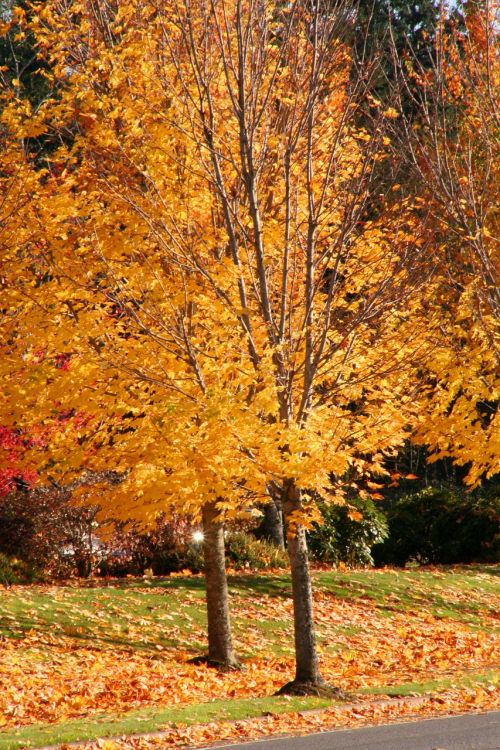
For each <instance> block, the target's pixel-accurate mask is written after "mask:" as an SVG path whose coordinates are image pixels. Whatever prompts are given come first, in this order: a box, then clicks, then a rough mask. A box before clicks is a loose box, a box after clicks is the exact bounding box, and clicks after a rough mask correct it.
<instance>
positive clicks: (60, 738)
mask: <svg viewBox="0 0 500 750" xmlns="http://www.w3.org/2000/svg"><path fill="white" fill-rule="evenodd" d="M330 703H331V701H329V700H328V699H325V698H316V697H308V698H303V697H297V698H295V697H294V698H287V697H284V696H269V697H265V698H241V699H239V700H231V699H229V700H216V701H212V702H210V703H191V704H189V705H187V706H182V707H176V708H171V707H169V708H166V707H162V708H159V707H153V708H144V709H138V710H136V711H130V712H129V713H126V714H122V715H117V714H104V713H103V714H95V715H93V716H92V717H89V718H85V719H70V720H68V721H64V722H60V723H58V724H31V725H29V726H24V727H19V728H18V729H10V730H5V731H2V732H0V750H18V748H29V747H31V748H37V747H45V746H48V745H59V744H62V743H68V742H78V741H85V740H95V739H98V738H104V737H115V736H121V735H127V734H147V733H150V732H157V731H160V730H161V729H162V728H164V727H165V725H171V726H174V727H175V726H178V725H183V726H191V725H192V724H206V723H208V722H211V721H237V720H239V719H252V718H256V717H259V716H264V715H266V714H267V713H272V714H283V713H291V712H293V711H308V710H311V709H317V708H325V707H326V706H328V705H330Z"/></svg>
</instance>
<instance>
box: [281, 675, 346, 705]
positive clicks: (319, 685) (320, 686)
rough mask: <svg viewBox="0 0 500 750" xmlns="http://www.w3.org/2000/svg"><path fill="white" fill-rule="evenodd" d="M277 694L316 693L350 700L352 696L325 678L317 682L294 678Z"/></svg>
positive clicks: (321, 695)
mask: <svg viewBox="0 0 500 750" xmlns="http://www.w3.org/2000/svg"><path fill="white" fill-rule="evenodd" d="M275 695H316V696H318V698H336V699H337V700H343V701H345V700H350V699H351V698H352V696H350V695H349V693H346V692H345V691H344V690H342V689H341V688H337V687H333V685H329V684H328V683H327V682H325V681H324V680H322V679H320V680H318V681H316V682H310V681H307V680H305V681H302V680H292V681H291V682H287V683H286V685H283V687H280V689H279V690H278V691H277V692H276V693H275Z"/></svg>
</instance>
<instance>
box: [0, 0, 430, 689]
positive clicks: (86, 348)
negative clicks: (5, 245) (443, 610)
mask: <svg viewBox="0 0 500 750" xmlns="http://www.w3.org/2000/svg"><path fill="white" fill-rule="evenodd" d="M348 17H349V12H348V6H347V5H346V6H345V7H338V8H335V9H332V8H331V7H330V5H329V4H328V3H323V2H320V3H318V4H317V5H315V6H314V7H312V6H310V4H308V3H306V2H301V1H298V2H296V3H293V4H291V5H290V6H289V7H288V6H287V7H280V8H276V9H274V10H272V9H270V8H268V7H267V6H265V4H263V3H261V4H259V3H255V2H241V1H240V0H219V1H217V2H215V1H214V2H210V1H209V0H196V2H194V3H187V2H178V1H177V0H171V1H169V2H167V3H161V4H155V3H152V2H147V3H146V2H142V1H140V0H131V1H130V2H126V3H122V4H120V6H119V7H117V8H113V7H112V6H110V5H109V4H108V3H105V2H102V3H100V2H85V1H84V2H77V3H71V4H70V5H66V4H64V3H60V2H56V1H55V0H54V1H49V2H47V3H46V4H45V5H44V7H43V8H41V9H40V13H39V16H37V17H36V18H35V19H34V21H33V22H32V23H33V27H34V33H36V36H37V39H38V44H39V49H40V51H41V53H43V54H46V55H47V57H48V59H49V60H50V64H51V70H52V71H53V73H52V74H53V76H54V78H55V79H56V80H57V81H58V84H59V85H58V87H57V90H58V96H57V97H54V98H52V99H51V100H48V101H46V102H44V104H43V106H42V107H40V109H39V110H38V111H37V112H36V113H28V114H31V117H28V118H27V117H26V114H27V113H26V108H27V106H28V105H26V103H25V102H22V101H20V100H19V99H16V98H13V99H12V100H10V101H7V102H6V105H5V108H4V112H3V122H4V124H5V126H6V127H8V128H9V129H10V131H11V132H12V133H13V134H17V137H19V135H21V134H22V135H23V137H30V136H35V135H37V134H38V133H39V132H41V131H40V129H42V131H43V128H49V129H50V130H51V132H54V131H55V132H59V133H60V134H61V141H62V145H61V147H60V149H58V150H57V151H56V152H54V153H52V154H51V155H50V156H48V157H47V159H46V162H45V164H44V166H43V167H39V168H38V171H36V172H34V173H33V174H32V175H31V177H30V179H34V180H35V183H36V191H35V192H34V193H33V195H32V201H31V202H32V207H31V210H33V211H34V216H35V217H36V227H37V231H38V230H39V231H40V233H41V236H42V237H43V240H42V242H41V246H40V247H39V248H36V252H37V257H38V263H39V266H38V270H39V272H40V271H43V274H42V279H43V283H39V284H37V283H36V281H35V280H34V277H33V271H32V259H33V253H34V252H35V250H34V248H33V247H32V246H30V244H29V243H28V245H27V246H26V245H23V251H20V250H19V246H18V247H17V249H16V250H15V251H14V254H13V256H12V262H13V266H14V267H16V268H17V271H18V273H17V277H18V278H17V280H16V283H15V284H13V285H12V287H11V293H12V298H13V299H12V303H11V304H12V309H13V310H14V311H15V315H14V316H13V318H12V319H14V317H15V320H16V324H15V327H16V330H17V331H18V332H19V331H25V333H24V334H22V335H21V334H20V333H17V334H16V335H17V338H16V342H15V344H14V343H13V344H11V346H12V350H13V352H17V354H19V353H21V354H22V357H23V360H22V361H23V362H24V363H25V364H24V365H23V367H22V368H21V369H22V372H23V373H24V375H23V378H24V379H23V386H24V390H25V391H26V392H27V401H26V403H31V404H33V405H36V404H38V403H39V401H40V392H41V393H42V394H43V401H44V405H43V406H42V407H41V408H40V410H39V409H38V407H37V406H35V408H34V409H33V411H34V412H36V413H37V417H38V419H40V418H43V417H44V415H45V414H46V418H47V419H48V418H49V417H50V412H51V411H52V412H53V411H54V404H56V407H55V408H56V410H62V411H64V412H65V413H66V414H68V413H69V414H70V415H71V418H73V417H74V415H75V414H78V415H82V414H85V419H86V420H87V421H86V422H85V423H84V424H82V423H80V424H79V425H77V435H78V436H79V437H78V440H77V446H78V447H77V448H75V450H74V451H73V450H72V451H71V452H70V453H68V441H67V439H66V437H64V438H61V439H60V440H59V441H57V440H55V441H54V445H53V446H51V451H53V452H54V457H53V458H52V462H53V463H54V465H55V466H61V467H64V470H67V469H68V467H74V469H75V470H78V469H79V468H80V467H81V466H91V467H98V466H99V464H106V463H108V464H109V461H112V462H113V468H116V469H117V470H119V471H123V472H126V473H127V478H126V480H125V481H124V482H123V483H122V485H121V486H120V487H119V488H114V489H113V495H112V496H110V498H109V504H110V506H111V507H113V509H114V510H116V508H117V507H119V508H121V510H122V512H123V513H124V515H126V516H136V517H137V516H138V517H139V518H141V519H142V520H144V522H147V521H148V519H149V518H151V516H152V513H154V511H155V510H157V509H160V508H161V507H165V504H168V503H176V504H177V505H178V506H180V507H181V508H182V509H184V510H189V511H191V512H192V511H195V512H200V513H203V515H204V519H205V522H206V534H207V542H206V544H205V551H206V553H207V554H209V555H210V554H212V553H214V557H213V559H212V561H211V568H210V569H211V570H212V571H213V572H214V576H215V577H214V578H210V575H208V576H207V588H208V589H210V587H211V586H212V584H213V586H212V588H213V591H214V592H215V594H216V604H215V606H214V611H213V617H214V620H213V621H212V622H213V624H214V627H213V628H212V640H211V642H212V643H213V638H215V634H216V632H217V631H220V632H221V633H223V638H222V641H221V642H219V644H218V646H217V648H215V650H214V651H213V652H212V656H213V660H214V661H219V662H222V663H226V664H229V665H230V664H232V663H233V661H234V656H233V654H232V648H231V643H230V630H229V620H228V613H227V591H226V588H225V579H224V571H223V540H222V526H221V521H222V519H223V518H224V517H231V515H234V514H237V513H238V512H239V511H240V510H241V509H242V508H245V507H249V506H251V505H252V504H253V503H255V502H256V501H257V500H262V499H263V498H266V497H267V496H269V494H270V493H275V494H278V495H279V496H280V498H281V503H282V507H283V511H284V516H285V522H286V527H287V536H288V550H289V554H290V562H291V570H292V585H293V597H294V621H295V646H296V656H297V669H296V676H295V680H294V681H292V683H289V684H288V685H287V686H285V689H286V690H287V691H292V692H293V691H297V692H304V691H305V692H307V691H313V692H318V691H321V690H322V689H323V687H324V686H323V682H322V679H321V675H320V672H319V666H318V659H317V654H316V648H315V641H314V629H313V614H312V596H311V584H310V577H309V571H308V562H307V548H306V542H305V528H306V527H307V525H308V524H309V523H311V522H312V521H313V520H315V519H316V518H317V510H316V505H315V500H316V498H317V496H318V495H323V496H324V495H325V494H326V497H327V498H328V499H330V500H332V501H343V499H344V497H345V493H346V489H347V490H348V489H349V488H348V487H347V488H346V485H349V483H350V482H351V483H353V487H357V485H356V484H355V483H354V480H355V479H357V478H362V479H363V480H364V481H366V482H368V485H367V486H368V487H370V484H371V486H372V487H374V486H375V485H374V483H373V478H374V477H375V478H376V477H377V476H378V475H379V474H383V473H384V471H385V469H384V459H385V458H386V456H387V455H388V454H390V453H391V452H393V451H395V450H396V449H397V447H398V446H399V445H400V444H401V443H402V442H403V441H404V439H405V438H406V437H407V435H408V429H409V426H410V425H411V424H412V423H413V422H414V420H415V416H416V413H417V412H418V409H419V404H418V403H417V400H416V398H414V394H415V391H416V389H417V387H418V380H417V379H416V377H415V372H416V368H417V367H418V366H419V365H420V364H421V362H422V361H424V359H425V357H426V356H427V354H428V336H427V326H428V324H429V320H428V317H429V316H428V310H426V309H425V308H424V307H423V306H422V299H423V297H425V295H429V293H431V294H432V293H433V292H434V289H435V287H434V285H433V283H430V282H429V278H430V272H431V270H432V268H433V256H432V254H431V253H429V252H428V241H427V238H426V236H425V234H424V233H423V232H422V231H421V226H420V219H419V217H418V216H416V215H415V213H414V212H412V211H411V206H410V205H409V203H408V201H405V200H399V201H398V200H395V199H394V200H388V199H385V198H384V197H383V196H382V197H379V198H380V199H379V200H378V202H377V203H376V205H375V201H374V199H373V194H374V191H375V185H374V180H375V175H376V170H375V165H377V164H378V163H379V162H380V161H381V160H383V159H386V158H388V157H389V150H388V147H389V145H390V143H389V139H388V138H387V136H386V134H385V128H386V124H387V122H390V120H391V118H393V117H394V111H392V110H388V111H387V112H385V113H384V112H381V113H380V116H379V122H378V127H377V128H376V129H374V131H373V132H372V133H368V132H366V131H365V130H364V129H363V128H361V127H359V125H357V124H356V113H357V102H358V98H359V95H360V93H361V84H359V86H358V85H357V84H356V83H353V81H352V80H351V78H352V77H351V61H350V55H349V50H348V48H347V47H346V45H345V44H344V43H343V41H342V27H343V25H344V24H345V23H346V22H347V20H348ZM63 135H64V136H65V137H63ZM26 163H27V164H28V163H29V160H27V161H26ZM27 168H28V167H27ZM433 314H434V315H435V314H436V312H434V313H433ZM40 339H42V340H43V342H44V343H43V357H41V356H40V355H39V354H38V353H39V352H40V344H39V342H40ZM13 340H14V339H11V341H13ZM13 356H14V354H13ZM57 358H59V359H57ZM61 358H63V359H61ZM26 362H28V363H31V365H32V366H31V367H26V366H25V365H26ZM54 363H55V364H56V365H57V363H59V365H60V366H59V367H58V368H56V369H58V371H60V370H63V373H64V375H63V373H61V372H58V375H60V376H61V378H63V379H59V378H54V377H53V373H52V377H51V376H47V374H46V373H47V367H52V368H54V366H55V365H54ZM62 365H63V366H62ZM37 373H38V375H37ZM37 377H38V380H36V378H37ZM28 381H29V382H30V383H31V385H30V387H27V386H26V382H28ZM17 387H18V386H17V385H16V386H15V388H17ZM47 389H48V390H47ZM9 408H10V409H11V411H12V407H11V406H10V407H9ZM68 410H69V412H68ZM17 414H18V415H19V412H17ZM125 415H127V416H126V417H125ZM11 418H12V416H11ZM24 418H25V415H24ZM125 418H126V419H128V420H130V419H132V420H133V421H134V424H133V428H132V429H126V428H123V424H124V423H123V420H124V419H125ZM120 419H121V420H122V422H120ZM14 421H15V418H14ZM80 422H81V420H80ZM127 424H128V425H130V424H131V423H130V422H128V423H127ZM70 439H71V436H70ZM73 440H74V435H73ZM58 444H59V446H60V453H58ZM332 477H333V479H334V490H333V491H327V490H326V488H327V487H329V486H330V484H331V480H332ZM215 552H217V554H215ZM217 597H219V605H220V602H221V601H222V602H223V606H222V607H221V606H219V605H218V604H217ZM221 613H222V616H221ZM209 615H210V602H209ZM210 628H211V625H210V617H209V634H210ZM209 647H210V644H209Z"/></svg>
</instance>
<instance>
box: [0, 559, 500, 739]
mask: <svg viewBox="0 0 500 750" xmlns="http://www.w3.org/2000/svg"><path fill="white" fill-rule="evenodd" d="M499 573H500V567H498V566H497V567H495V566H468V567H463V568H453V569H445V568H439V569H437V568H432V569H414V570H404V571H403V570H397V571H396V570H388V569H384V570H380V571H378V570H368V571H353V572H340V571H324V570H321V571H317V572H316V573H315V574H314V577H315V586H316V589H315V601H316V620H317V633H318V642H319V648H320V653H321V659H322V671H323V675H324V676H325V678H326V679H327V680H328V681H329V682H330V683H331V684H334V685H337V686H339V687H342V688H344V689H345V690H347V691H349V692H350V693H351V694H352V695H353V696H357V698H356V699H359V700H361V701H367V700H371V701H373V700H374V698H376V697H378V698H380V696H398V695H401V696H408V695H419V694H424V693H434V694H445V692H446V691H449V690H450V689H451V690H453V689H455V690H459V689H464V690H465V689H467V690H482V691H484V692H485V694H486V695H487V696H491V701H490V703H491V704H494V700H495V691H496V685H497V679H498V673H497V672H496V671H495V670H496V665H495V655H498V653H499V649H498V640H499V630H498V612H499V611H500V607H499V599H500V597H499V592H500V587H499V585H498V574H499ZM229 583H230V593H231V604H232V611H233V626H234V635H235V645H236V649H237V651H238V653H239V655H240V658H241V660H242V665H243V668H242V670H241V671H238V672H229V673H227V674H219V673H217V672H215V671H214V670H212V669H210V668H207V667H205V666H203V665H194V664H191V663H189V660H190V658H192V657H193V656H196V655H198V654H200V653H202V652H203V649H204V645H205V622H206V618H205V610H204V586H203V579H202V578H201V577H199V576H192V577H172V578H164V579H153V580H152V581H144V580H142V579H124V580H111V581H96V582H88V583H84V584H79V583H69V584H66V585H60V586H49V585H33V586H26V587H22V586H14V587H12V588H10V589H2V590H0V684H1V685H2V690H1V691H0V727H1V731H0V750H15V748H18V747H27V746H30V745H31V746H41V745H47V744H54V743H60V742H69V741H72V740H76V739H91V738H95V737H105V736H112V735H117V734H130V733H142V732H146V731H148V732H149V731H154V730H157V729H159V728H161V727H164V726H170V727H173V726H181V727H183V726H189V725H190V724H198V723H206V722H213V721H221V720H228V719H232V720H235V719H236V720H240V719H242V718H244V717H251V716H259V715H263V714H264V715H266V714H272V715H278V714H281V713H283V712H285V713H286V712H290V711H300V710H304V709H310V708H315V709H317V708H321V707H324V706H325V705H326V704H327V701H325V700H320V699H317V698H305V699H294V700H287V699H284V698H276V697H273V693H274V692H275V691H276V690H277V689H278V688H279V687H280V685H282V684H283V683H284V682H285V681H286V680H288V679H290V678H291V677H292V676H293V635H292V618H291V613H292V602H291V588H290V579H289V576H288V575H287V574H286V573H284V572H283V573H282V574H274V575H271V574H265V575H259V576H256V575H233V576H231V577H230V581H229Z"/></svg>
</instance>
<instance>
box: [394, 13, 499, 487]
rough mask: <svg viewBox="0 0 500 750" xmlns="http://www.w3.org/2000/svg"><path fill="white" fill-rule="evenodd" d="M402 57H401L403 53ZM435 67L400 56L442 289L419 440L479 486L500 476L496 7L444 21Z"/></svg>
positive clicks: (401, 150) (414, 156) (406, 151)
mask: <svg viewBox="0 0 500 750" xmlns="http://www.w3.org/2000/svg"><path fill="white" fill-rule="evenodd" d="M395 59H396V58H395ZM433 60H434V63H433V65H432V67H431V68H430V69H425V68H423V67H422V66H421V65H419V62H418V58H417V57H416V56H415V55H413V56H410V57H408V58H406V59H405V60H402V61H399V64H400V81H401V82H402V83H403V89H402V90H403V91H405V92H406V95H411V96H412V98H413V103H414V109H415V110H416V111H418V113H419V115H418V120H417V118H413V117H409V116H407V115H405V114H404V108H403V105H402V101H401V102H400V105H399V109H400V112H401V115H402V116H401V124H400V127H399V129H398V132H395V133H394V136H393V145H394V148H395V151H396V153H397V154H398V157H399V158H401V159H402V161H403V164H404V165H405V168H406V169H407V171H408V173H409V174H410V175H411V179H412V180H413V182H414V184H415V185H416V186H417V189H418V191H419V193H420V194H421V205H425V206H426V207H427V208H430V210H431V213H432V217H433V218H432V227H433V228H432V231H433V234H434V237H435V248H436V249H435V252H436V258H437V259H438V262H439V274H440V282H439V286H438V288H437V289H436V292H437V293H436V298H435V300H434V303H433V304H431V306H430V307H429V320H430V321H431V320H432V318H433V315H432V313H433V312H434V313H436V312H438V313H439V318H435V319H439V325H438V327H437V328H434V330H432V325H430V326H429V335H430V336H433V337H434V341H435V346H436V348H435V352H434V355H433V357H432V359H431V360H430V361H429V362H428V367H427V369H426V373H427V378H428V380H429V394H428V400H427V401H426V403H425V411H424V413H423V415H422V421H421V423H420V426H419V429H418V431H417V434H416V436H417V439H418V440H419V441H420V442H421V443H424V444H427V445H429V446H430V447H431V448H432V449H433V458H435V459H439V458H442V457H446V456H452V457H453V458H454V460H455V461H456V462H457V463H458V464H459V465H462V466H466V467H467V468H468V474H467V476H466V480H465V481H466V482H467V484H469V485H470V486H471V487H474V486H477V485H478V483H479V482H480V481H481V479H482V478H483V477H489V476H492V475H493V474H494V473H495V472H497V471H498V461H499V457H500V443H499V435H500V431H499V424H498V419H499V416H498V398H499V394H500V391H499V380H498V365H499V349H498V320H499V314H500V296H499V291H498V289H499V286H498V270H499V269H498V258H499V256H498V201H497V196H498V187H499V171H498V164H499V163H500V153H499V149H498V128H499V111H498V97H497V90H498V82H499V56H498V28H497V26H496V20H495V8H494V4H492V3H490V2H489V0H486V1H485V2H482V1H480V2H475V1H471V2H467V3H465V4H464V6H463V17H462V19H461V23H460V24H456V25H454V26H453V25H450V24H449V23H446V19H445V17H444V16H443V17H442V19H441V22H440V23H439V24H438V28H437V32H436V41H435V48H434V53H433Z"/></svg>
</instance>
